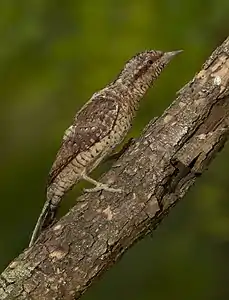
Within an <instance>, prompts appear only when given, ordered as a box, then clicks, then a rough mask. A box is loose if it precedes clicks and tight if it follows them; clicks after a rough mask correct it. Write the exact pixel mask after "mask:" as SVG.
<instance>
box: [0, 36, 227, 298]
mask: <svg viewBox="0 0 229 300" xmlns="http://www.w3.org/2000/svg"><path fill="white" fill-rule="evenodd" d="M228 82H229V38H227V39H226V41H225V42H224V43H223V44H222V45H221V46H220V47H218V48H217V49H216V50H215V51H214V53H213V54H212V55H211V56H210V58H209V59H208V60H207V61H206V62H205V64H204V65H203V68H202V70H201V71H200V72H199V73H198V74H197V75H196V76H195V77H194V79H193V80H192V81H190V82H189V83H188V84H187V85H186V86H185V87H184V88H182V89H181V90H180V91H179V92H178V93H177V99H176V100H175V101H174V102H173V103H172V105H171V106H170V107H169V108H168V109H167V110H166V111H165V112H164V113H163V115H162V116H161V117H160V118H158V119H157V120H156V121H152V122H150V124H149V125H148V126H147V128H146V129H145V130H144V132H143V134H142V136H141V137H140V138H139V139H138V140H137V141H136V142H135V143H134V144H133V145H131V146H130V147H129V149H128V150H127V151H126V152H125V153H124V155H123V156H122V157H121V158H120V159H119V160H118V162H117V163H116V164H115V165H114V166H113V167H112V168H111V170H110V171H109V172H108V173H107V174H106V175H105V176H103V178H102V181H103V182H108V183H113V185H112V187H119V188H122V189H123V191H124V192H123V193H120V194H119V193H109V192H102V193H93V194H84V195H83V196H81V197H80V198H79V199H78V201H77V204H76V205H75V207H74V208H73V209H71V211H70V212H69V213H68V214H67V215H66V216H64V217H63V218H61V220H60V221H59V222H57V223H56V224H55V225H54V226H53V227H51V228H50V229H49V230H47V231H46V232H44V233H43V235H42V236H41V238H40V239H39V242H38V243H37V244H35V245H34V246H33V247H31V248H29V249H26V250H25V251H24V252H23V253H22V254H21V255H20V256H19V257H18V258H16V259H15V260H14V261H13V262H11V263H10V265H9V266H8V267H7V268H6V269H5V271H4V272H3V273H2V274H1V277H0V299H10V300H12V299H20V300H22V299H27V300H28V299H36V300H37V299H47V300H49V299H50V300H51V299H52V300H53V299H67V300H68V299H69V300H70V299H78V298H79V297H80V295H82V293H84V292H85V291H86V290H87V288H88V287H89V286H90V284H91V283H92V282H94V281H95V280H96V279H97V278H98V277H99V275H101V274H102V273H103V272H104V271H106V270H107V269H108V268H109V267H110V266H111V265H112V264H114V263H115V262H116V261H117V259H118V258H119V257H120V256H121V255H122V254H123V253H124V252H125V251H126V250H127V249H128V248H129V247H130V246H131V245H132V244H133V243H134V242H136V241H137V240H138V239H140V238H143V237H144V236H145V235H146V234H147V233H149V232H150V231H152V230H154V229H155V228H156V226H157V225H158V224H159V222H160V221H161V220H162V219H163V218H164V217H165V216H166V215H167V213H168V212H169V211H170V209H171V208H172V207H173V206H174V205H175V204H176V203H177V201H179V200H180V199H182V197H183V196H184V195H185V193H186V192H187V191H188V189H189V187H191V185H192V184H193V183H194V182H195V180H196V178H197V177H199V176H200V175H201V174H202V173H203V171H204V170H205V169H206V168H207V166H208V165H209V164H210V162H211V160H212V159H213V158H214V156H215V155H216V153H217V152H219V151H220V149H221V148H222V147H223V145H224V144H225V142H226V140H227V139H228V133H229V126H228V124H229V84H228Z"/></svg>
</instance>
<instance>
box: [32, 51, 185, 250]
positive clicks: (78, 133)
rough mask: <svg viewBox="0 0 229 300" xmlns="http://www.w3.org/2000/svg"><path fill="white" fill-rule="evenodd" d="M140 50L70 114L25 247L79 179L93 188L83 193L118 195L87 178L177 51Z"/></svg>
mask: <svg viewBox="0 0 229 300" xmlns="http://www.w3.org/2000/svg"><path fill="white" fill-rule="evenodd" d="M182 51H183V50H176V51H171V52H163V51H160V50H145V51H143V52H140V53H137V54H136V55H134V56H133V57H132V58H131V59H130V60H129V61H127V63H126V64H125V65H124V68H123V69H122V70H121V72H120V73H119V75H118V76H117V77H116V79H115V80H114V81H112V82H111V83H109V84H108V85H107V86H105V87H104V88H103V89H101V90H100V91H98V92H95V93H94V94H93V95H92V97H91V98H90V99H89V101H88V102H86V104H84V105H83V106H82V108H81V109H80V110H79V111H78V112H77V113H76V115H75V117H74V119H73V122H72V124H71V125H70V126H69V127H68V128H67V130H66V131H65V133H64V135H63V139H62V143H61V146H60V149H59V151H58V152H57V155H56V158H55V160H54V163H53V165H52V167H51V170H50V172H49V175H48V182H47V200H46V202H45V204H44V206H43V209H42V212H41V214H40V216H39V218H38V221H37V223H36V226H35V229H34V231H33V233H32V237H31V239H30V243H29V247H31V246H32V245H33V244H34V243H35V241H36V240H37V238H38V236H39V234H40V233H41V231H43V230H44V229H45V228H47V227H48V226H50V225H51V224H53V222H54V220H55V215H56V211H57V209H58V207H59V205H60V202H61V200H62V198H63V196H64V195H65V194H66V193H67V192H68V191H69V190H70V189H72V188H73V186H74V185H75V184H76V183H78V182H79V181H80V180H85V181H87V182H89V183H91V184H93V185H94V187H93V188H90V189H86V192H97V191H101V190H104V191H107V192H112V193H113V192H117V193H120V192H123V191H122V190H121V189H119V188H112V187H110V186H109V185H107V184H105V183H101V182H98V181H96V180H95V179H93V178H91V177H90V176H89V174H90V172H91V171H93V170H94V169H95V168H96V167H97V166H98V165H99V164H100V163H101V161H102V160H103V159H104V158H105V157H107V156H109V154H111V153H112V151H113V150H114V148H115V147H116V146H117V145H119V144H120V143H121V142H122V141H123V140H124V138H125V136H126V135H127V133H128V131H129V130H130V128H131V126H132V122H133V119H134V117H135V115H136V113H137V110H138V108H139V102H140V100H141V99H142V98H143V96H144V94H145V93H146V91H147V90H148V89H149V87H150V86H152V85H153V83H154V82H155V80H156V79H157V78H158V77H159V75H160V74H161V72H162V70H163V69H164V68H165V67H166V66H167V65H168V63H169V62H170V61H171V59H172V58H173V57H174V56H176V55H177V54H179V53H180V52H182Z"/></svg>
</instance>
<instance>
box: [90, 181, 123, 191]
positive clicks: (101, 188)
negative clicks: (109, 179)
mask: <svg viewBox="0 0 229 300" xmlns="http://www.w3.org/2000/svg"><path fill="white" fill-rule="evenodd" d="M84 191H85V192H87V193H93V192H99V191H106V192H111V193H122V192H123V191H122V190H121V189H115V188H111V187H109V186H108V185H106V184H104V183H100V182H98V184H97V185H96V186H95V187H94V188H89V189H84Z"/></svg>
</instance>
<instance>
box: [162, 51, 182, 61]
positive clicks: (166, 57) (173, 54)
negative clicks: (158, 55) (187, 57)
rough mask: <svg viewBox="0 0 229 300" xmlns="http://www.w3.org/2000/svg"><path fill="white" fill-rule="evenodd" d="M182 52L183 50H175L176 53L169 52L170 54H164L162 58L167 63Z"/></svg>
mask: <svg viewBox="0 0 229 300" xmlns="http://www.w3.org/2000/svg"><path fill="white" fill-rule="evenodd" d="M181 52H183V50H176V51H171V52H165V53H164V58H165V59H166V60H168V61H170V60H171V59H172V58H173V57H174V56H175V55H177V54H179V53H181Z"/></svg>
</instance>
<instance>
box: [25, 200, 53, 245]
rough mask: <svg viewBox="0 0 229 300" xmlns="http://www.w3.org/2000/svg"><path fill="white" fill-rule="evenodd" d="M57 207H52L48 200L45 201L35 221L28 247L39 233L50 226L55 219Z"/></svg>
mask: <svg viewBox="0 0 229 300" xmlns="http://www.w3.org/2000/svg"><path fill="white" fill-rule="evenodd" d="M56 209H57V206H54V205H52V202H51V201H50V200H47V201H46V202H45V204H44V206H43V209H42V212H41V214H40V216H39V218H38V220H37V223H36V226H35V228H34V230H33V233H32V237H31V239H30V242H29V247H31V246H32V245H33V244H34V243H35V241H36V240H37V238H38V236H39V235H40V233H41V231H42V230H43V229H45V228H47V227H48V226H49V225H51V224H52V223H53V221H54V219H55V214H56Z"/></svg>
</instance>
